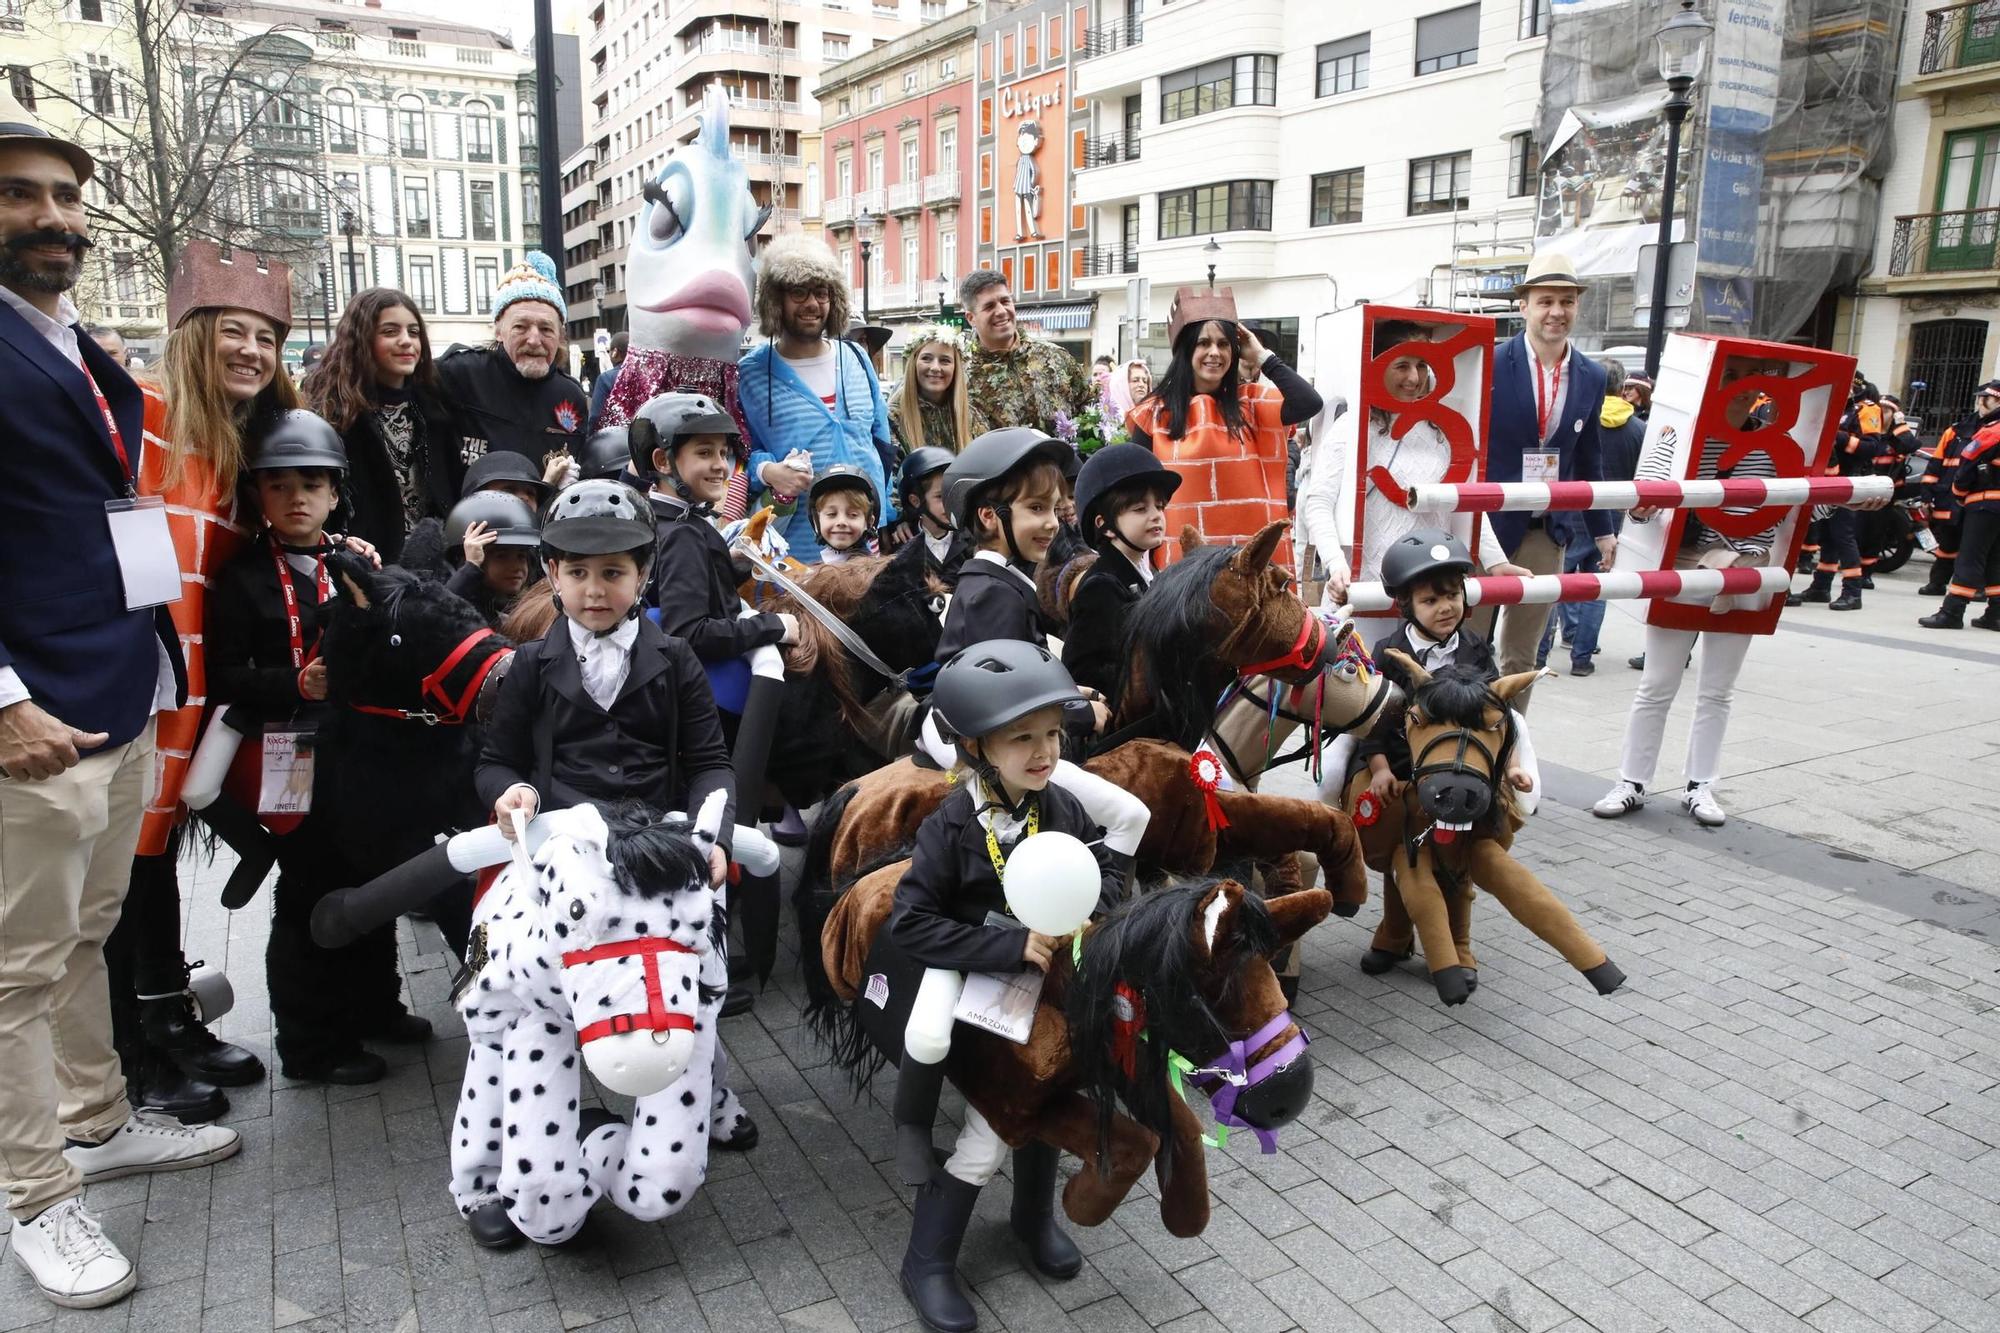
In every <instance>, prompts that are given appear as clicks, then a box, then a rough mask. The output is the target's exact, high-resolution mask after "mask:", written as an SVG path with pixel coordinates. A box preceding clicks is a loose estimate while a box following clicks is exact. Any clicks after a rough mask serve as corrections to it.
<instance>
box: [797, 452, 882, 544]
mask: <svg viewBox="0 0 2000 1333" xmlns="http://www.w3.org/2000/svg"><path fill="white" fill-rule="evenodd" d="M834 491H859V492H861V494H862V496H863V497H865V503H866V504H867V507H868V527H867V530H866V531H865V532H864V533H863V534H862V540H864V541H868V540H872V539H873V538H874V536H875V529H876V528H878V527H880V526H881V524H882V500H881V497H879V496H877V495H876V494H875V483H874V482H872V481H870V480H869V479H868V474H867V473H865V472H863V471H862V470H861V469H860V468H858V467H856V466H854V464H852V463H835V464H834V465H833V466H832V467H829V468H828V469H827V470H826V471H824V472H822V473H820V474H819V475H818V476H816V477H814V478H813V483H812V485H811V486H810V487H808V488H807V489H806V516H807V517H808V518H810V519H811V520H812V530H813V536H815V537H819V502H820V500H821V499H822V498H823V497H825V496H827V495H830V494H832V493H833V492H834ZM821 540H824V539H823V538H822V539H821Z"/></svg>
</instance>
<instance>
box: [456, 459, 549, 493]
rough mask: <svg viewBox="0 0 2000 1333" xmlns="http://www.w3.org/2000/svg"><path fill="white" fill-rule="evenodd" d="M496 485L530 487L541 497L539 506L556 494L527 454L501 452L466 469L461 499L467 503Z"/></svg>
mask: <svg viewBox="0 0 2000 1333" xmlns="http://www.w3.org/2000/svg"><path fill="white" fill-rule="evenodd" d="M496 485H506V486H527V487H530V488H532V489H533V490H534V492H535V494H537V495H539V496H540V497H541V499H540V500H538V501H536V504H537V505H538V506H539V505H545V504H547V503H548V502H549V497H550V496H552V495H554V494H555V493H556V488H555V487H553V486H551V485H549V483H547V482H546V481H543V480H542V474H541V472H540V471H539V470H538V469H537V468H536V467H535V465H534V464H533V463H532V462H530V461H529V460H528V457H527V455H526V454H517V453H515V452H514V451H513V450H512V449H499V450H495V451H493V452H491V453H485V454H481V455H480V456H479V457H478V458H475V459H473V460H472V466H470V467H468V468H466V469H465V481H464V483H463V484H462V485H461V486H460V487H459V491H458V495H459V498H460V499H464V498H465V497H466V496H468V495H473V494H476V493H478V492H480V491H483V490H485V489H486V488H487V487H488V486H496Z"/></svg>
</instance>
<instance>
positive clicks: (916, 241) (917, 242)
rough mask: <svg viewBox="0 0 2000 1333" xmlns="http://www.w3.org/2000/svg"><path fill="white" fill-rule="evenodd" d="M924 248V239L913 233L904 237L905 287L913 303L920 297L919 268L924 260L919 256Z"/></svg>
mask: <svg viewBox="0 0 2000 1333" xmlns="http://www.w3.org/2000/svg"><path fill="white" fill-rule="evenodd" d="M922 249H923V241H922V240H921V239H920V238H918V237H916V236H912V235H905V236H904V237H903V289H904V290H905V291H907V292H908V293H909V294H910V303H911V304H912V305H915V304H916V303H917V301H918V300H919V299H920V295H919V291H920V289H919V287H918V285H917V284H918V283H919V282H920V281H921V279H919V278H918V277H917V270H918V269H920V268H922V267H923V261H922V260H920V259H919V258H918V257H917V256H918V253H919V252H920V251H921V250H922Z"/></svg>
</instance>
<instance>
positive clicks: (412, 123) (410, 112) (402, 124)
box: [396, 98, 430, 157]
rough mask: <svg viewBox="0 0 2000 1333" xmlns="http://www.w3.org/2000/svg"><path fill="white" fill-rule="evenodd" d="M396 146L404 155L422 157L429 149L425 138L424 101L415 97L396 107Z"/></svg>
mask: <svg viewBox="0 0 2000 1333" xmlns="http://www.w3.org/2000/svg"><path fill="white" fill-rule="evenodd" d="M411 103H413V104H414V105H412V104H411ZM396 148H397V151H398V152H400V153H402V155H403V156H404V157H422V156H424V155H425V153H427V152H428V151H429V148H430V146H429V143H428V142H427V141H426V140H425V138H424V108H423V103H421V102H418V101H417V100H416V99H415V98H411V99H410V101H409V103H406V104H404V105H402V106H398V107H397V108H396Z"/></svg>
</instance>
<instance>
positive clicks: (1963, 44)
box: [1917, 0, 2000, 74]
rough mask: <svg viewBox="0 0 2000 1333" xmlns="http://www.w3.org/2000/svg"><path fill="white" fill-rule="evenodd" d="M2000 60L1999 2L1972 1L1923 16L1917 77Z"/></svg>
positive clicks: (1998, 0) (1996, 0)
mask: <svg viewBox="0 0 2000 1333" xmlns="http://www.w3.org/2000/svg"><path fill="white" fill-rule="evenodd" d="M1996 61H2000V0H1971V3H1969V4H1962V5H1949V6H1947V7H1945V8H1943V9H1933V10H1931V11H1930V12H1929V13H1927V14H1925V15H1924V47H1923V50H1922V52H1920V53H1919V55H1918V57H1917V73H1918V74H1944V73H1948V72H1949V71H1951V70H1955V69H1966V68H1969V67H1970V66H1973V65H1990V64H1993V63H1995V62H1996Z"/></svg>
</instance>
